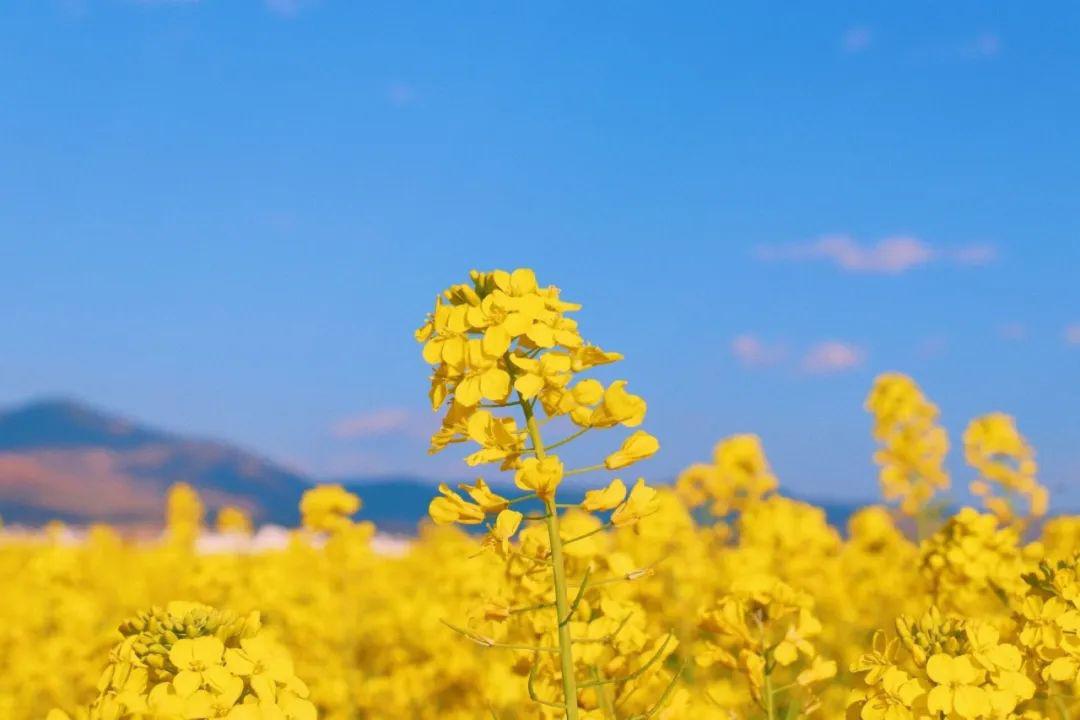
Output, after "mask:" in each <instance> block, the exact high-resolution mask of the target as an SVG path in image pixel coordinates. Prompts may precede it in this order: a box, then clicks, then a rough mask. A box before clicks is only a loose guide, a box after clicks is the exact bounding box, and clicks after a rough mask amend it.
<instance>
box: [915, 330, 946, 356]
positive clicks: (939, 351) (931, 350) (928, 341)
mask: <svg viewBox="0 0 1080 720" xmlns="http://www.w3.org/2000/svg"><path fill="white" fill-rule="evenodd" d="M948 351H949V339H948V338H947V337H945V336H944V335H930V336H929V337H925V338H923V339H922V340H921V341H920V342H919V344H918V345H916V346H915V355H916V356H917V357H919V358H920V359H922V360H932V359H933V358H937V357H941V356H942V355H944V354H945V353H947V352H948Z"/></svg>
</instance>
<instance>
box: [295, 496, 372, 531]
mask: <svg viewBox="0 0 1080 720" xmlns="http://www.w3.org/2000/svg"><path fill="white" fill-rule="evenodd" d="M360 506H361V502H360V498H359V497H357V496H356V495H354V494H353V493H351V492H349V491H348V490H346V489H345V488H343V487H342V486H341V485H319V486H318V487H314V488H312V489H310V490H308V491H306V492H305V493H304V496H303V497H302V498H301V499H300V514H301V515H302V516H303V522H304V527H306V528H308V529H309V530H317V531H322V532H334V531H336V530H340V529H341V528H343V527H345V526H347V525H348V524H349V523H350V522H351V520H350V519H349V518H350V517H352V516H353V515H355V514H356V513H357V512H359V510H360Z"/></svg>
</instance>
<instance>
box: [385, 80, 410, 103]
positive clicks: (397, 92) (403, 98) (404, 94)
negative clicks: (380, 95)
mask: <svg viewBox="0 0 1080 720" xmlns="http://www.w3.org/2000/svg"><path fill="white" fill-rule="evenodd" d="M386 98H387V100H389V101H390V104H391V105H396V106H397V107H404V106H406V105H412V104H413V103H414V102H416V88H415V87H413V86H412V85H409V84H408V83H400V82H398V83H393V84H391V85H390V87H388V88H387V89H386Z"/></svg>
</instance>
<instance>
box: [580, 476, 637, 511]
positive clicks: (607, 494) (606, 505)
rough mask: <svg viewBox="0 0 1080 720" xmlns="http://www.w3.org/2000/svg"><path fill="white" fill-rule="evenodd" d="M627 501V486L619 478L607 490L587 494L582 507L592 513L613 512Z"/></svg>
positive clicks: (592, 491) (590, 491)
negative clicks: (613, 509) (612, 510)
mask: <svg viewBox="0 0 1080 720" xmlns="http://www.w3.org/2000/svg"><path fill="white" fill-rule="evenodd" d="M625 499H626V485H624V484H623V481H622V480H620V479H619V478H615V479H614V480H612V481H611V482H610V483H609V484H608V486H607V487H605V488H602V489H600V490H589V491H588V492H586V493H585V500H584V501H583V502H582V503H581V507H582V508H584V509H585V510H588V511H590V512H599V511H603V510H611V509H612V508H614V507H617V506H618V505H619V504H620V503H622V501H623V500H625Z"/></svg>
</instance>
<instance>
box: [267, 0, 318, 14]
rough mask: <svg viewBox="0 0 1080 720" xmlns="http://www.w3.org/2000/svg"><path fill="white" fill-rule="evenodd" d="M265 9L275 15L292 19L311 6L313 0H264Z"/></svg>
mask: <svg viewBox="0 0 1080 720" xmlns="http://www.w3.org/2000/svg"><path fill="white" fill-rule="evenodd" d="M265 2H266V9H267V10H269V11H270V12H272V13H274V14H275V15H281V16H282V17H293V16H295V15H297V14H299V12H300V11H301V10H303V9H304V8H306V7H307V6H309V5H311V4H312V3H313V2H314V0H265Z"/></svg>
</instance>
